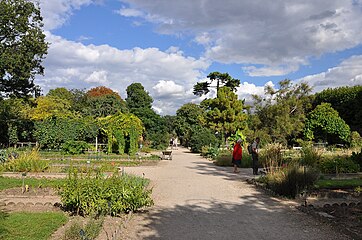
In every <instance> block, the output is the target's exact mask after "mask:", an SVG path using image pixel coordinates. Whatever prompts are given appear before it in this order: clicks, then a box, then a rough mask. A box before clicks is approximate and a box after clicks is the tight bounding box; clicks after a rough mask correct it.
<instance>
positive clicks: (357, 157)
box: [351, 149, 362, 172]
mask: <svg viewBox="0 0 362 240" xmlns="http://www.w3.org/2000/svg"><path fill="white" fill-rule="evenodd" d="M351 160H352V161H353V162H354V163H356V164H358V166H359V171H361V172H362V149H361V151H360V152H359V153H356V152H352V155H351Z"/></svg>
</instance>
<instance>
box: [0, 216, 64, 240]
mask: <svg viewBox="0 0 362 240" xmlns="http://www.w3.org/2000/svg"><path fill="white" fill-rule="evenodd" d="M0 216H1V217H0V239H6V240H19V239H26V240H46V239H49V238H50V236H51V235H52V234H53V233H54V232H55V231H56V230H57V229H58V228H60V227H61V226H62V225H64V224H65V223H66V222H67V220H68V218H67V216H66V215H65V214H64V213H62V212H37V213H35V212H34V213H30V212H19V213H4V212H2V211H0Z"/></svg>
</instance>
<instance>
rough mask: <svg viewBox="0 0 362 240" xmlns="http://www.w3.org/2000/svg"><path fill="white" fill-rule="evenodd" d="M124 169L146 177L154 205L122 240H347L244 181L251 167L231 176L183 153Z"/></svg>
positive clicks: (134, 220) (138, 216) (132, 223)
mask: <svg viewBox="0 0 362 240" xmlns="http://www.w3.org/2000/svg"><path fill="white" fill-rule="evenodd" d="M125 171H126V172H128V173H134V174H137V175H141V176H142V175H144V176H145V177H146V178H149V179H151V185H152V186H153V198H154V200H155V206H153V207H152V208H151V209H149V210H148V211H147V212H145V213H138V214H135V215H134V216H133V218H132V219H131V220H130V222H129V223H128V224H127V228H126V229H125V230H124V232H123V237H122V239H170V240H171V239H172V240H174V239H248V240H249V239H250V240H253V239H268V240H269V239H278V240H283V239H285V240H287V239H288V240H289V239H293V240H297V239H308V240H313V239H318V240H320V239H339V240H343V239H349V238H347V237H346V236H343V235H339V234H338V233H337V232H335V230H333V229H332V228H331V227H330V226H326V225H324V224H321V223H319V222H316V221H315V220H314V219H312V218H310V217H309V216H308V215H305V214H304V213H301V212H299V211H297V210H296V209H295V208H294V206H295V203H293V202H288V201H281V200H278V199H274V198H271V197H270V196H268V195H266V194H264V193H263V192H262V191H259V190H258V189H255V188H254V187H253V186H252V185H248V184H247V183H245V181H244V180H245V179H246V178H250V177H252V176H251V175H250V173H251V169H242V171H241V173H239V174H234V173H232V168H222V167H217V166H215V165H213V164H212V163H211V162H210V161H208V160H206V159H203V158H201V157H200V156H198V155H195V154H191V153H189V151H188V150H187V149H183V148H179V149H178V150H174V151H173V160H172V161H167V160H165V161H162V162H161V163H160V164H159V165H158V166H154V167H138V168H131V167H129V168H125Z"/></svg>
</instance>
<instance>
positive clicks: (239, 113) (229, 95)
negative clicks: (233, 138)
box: [200, 87, 247, 140]
mask: <svg viewBox="0 0 362 240" xmlns="http://www.w3.org/2000/svg"><path fill="white" fill-rule="evenodd" d="M200 105H201V107H203V108H204V110H205V114H204V117H203V119H202V120H201V121H202V123H203V124H204V125H206V126H208V127H209V128H210V129H212V130H214V131H215V132H217V133H219V134H221V136H222V139H223V140H225V139H226V137H228V136H230V135H231V134H232V133H234V132H235V131H236V130H238V129H245V128H246V127H247V126H246V123H247V115H246V114H245V113H244V112H243V109H244V107H243V102H242V101H241V100H238V96H237V95H236V94H235V93H234V92H233V91H232V90H231V89H230V88H228V87H221V88H220V89H219V94H218V96H217V97H216V98H213V99H205V100H204V101H202V102H201V104H200Z"/></svg>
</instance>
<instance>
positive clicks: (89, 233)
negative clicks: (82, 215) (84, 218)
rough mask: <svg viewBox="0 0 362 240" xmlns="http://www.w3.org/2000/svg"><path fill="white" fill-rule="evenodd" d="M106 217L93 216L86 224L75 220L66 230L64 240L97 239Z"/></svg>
mask: <svg viewBox="0 0 362 240" xmlns="http://www.w3.org/2000/svg"><path fill="white" fill-rule="evenodd" d="M103 221H104V218H98V219H94V218H91V219H90V220H89V221H88V222H87V223H86V224H81V223H79V221H75V222H73V223H72V225H71V226H70V227H69V228H68V229H66V230H65V233H64V237H63V238H62V239H63V240H83V239H89V240H90V239H96V238H97V236H98V235H99V233H100V231H101V229H102V224H103Z"/></svg>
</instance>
